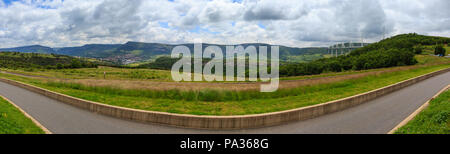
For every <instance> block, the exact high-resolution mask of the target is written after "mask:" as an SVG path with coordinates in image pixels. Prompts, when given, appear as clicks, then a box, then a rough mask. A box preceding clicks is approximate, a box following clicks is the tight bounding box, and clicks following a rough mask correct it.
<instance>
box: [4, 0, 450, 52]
mask: <svg viewBox="0 0 450 154" xmlns="http://www.w3.org/2000/svg"><path fill="white" fill-rule="evenodd" d="M448 6H450V1H448V0H430V1H421V0H314V1H309V0H308V1H306V0H304V1H300V0H278V1H273V0H243V1H242V2H240V3H236V2H233V1H232V0H175V1H174V2H170V1H168V0H151V1H148V0H132V1H130V0H97V1H91V0H64V1H63V0H53V1H49V0H23V1H20V2H13V3H11V4H9V5H8V6H6V4H5V3H4V2H3V1H0V7H1V9H0V47H13V46H22V45H32V44H41V45H47V46H53V47H59V46H75V45H83V44H88V43H124V42H126V41H142V42H161V43H186V42H192V41H193V40H194V39H196V38H200V39H202V40H203V41H204V42H207V43H220V44H231V43H233V44H234V43H248V42H264V43H272V44H281V45H288V46H321V45H324V46H325V45H329V44H332V43H334V42H339V41H359V40H360V38H361V36H362V37H364V39H365V40H368V41H377V40H379V39H381V38H382V36H383V33H386V35H387V36H391V35H395V34H400V33H409V32H417V33H421V34H429V35H439V36H447V37H449V36H450V28H449V27H450V10H449V9H447V7H448Z"/></svg>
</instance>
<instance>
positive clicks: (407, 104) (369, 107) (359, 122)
mask: <svg viewBox="0 0 450 154" xmlns="http://www.w3.org/2000/svg"><path fill="white" fill-rule="evenodd" d="M448 84H450V72H447V73H445V74H442V75H439V76H436V77H433V78H430V79H428V80H425V81H422V82H420V83H417V84H415V85H412V86H409V87H407V88H404V89H402V90H399V91H397V92H394V93H391V94H388V95H386V96H383V97H381V98H378V99H375V100H372V101H370V102H367V103H365V104H362V105H359V106H356V107H353V108H350V109H347V110H344V111H340V112H336V113H332V114H328V115H325V116H321V117H318V118H314V119H310V120H306V121H300V122H293V123H289V124H285V125H280V126H274V127H266V128H258V129H246V130H233V131H211V130H196V129H183V128H175V127H169V126H161V125H155V124H143V123H137V122H131V121H126V120H121V119H116V118H112V117H108V116H103V115H99V114H95V113H92V112H88V111H85V110H82V109H78V108H75V107H72V106H69V105H66V104H64V103H61V102H58V101H56V100H53V99H50V98H47V97H45V96H42V95H39V94H36V93H33V92H30V91H27V90H25V89H22V88H18V87H15V86H12V85H9V84H6V83H3V82H0V95H3V96H5V97H7V98H8V99H10V100H11V101H13V102H14V103H16V104H17V105H18V106H20V107H21V108H22V109H23V110H25V111H26V112H27V113H28V114H30V115H31V116H33V117H34V118H35V119H36V120H37V121H39V122H40V123H41V124H42V125H44V126H45V127H47V128H48V129H49V130H50V131H51V132H53V133H71V134H73V133H158V134H174V133H175V134H176V133H252V134H253V133H387V132H389V131H390V130H391V129H392V128H394V127H395V126H396V125H397V124H398V123H400V122H401V121H402V120H403V119H405V118H406V117H407V116H409V115H410V114H411V113H412V112H414V111H415V110H416V109H417V108H419V106H421V105H422V104H423V103H425V102H426V101H427V100H428V99H430V98H431V97H432V96H433V95H435V94H436V93H437V92H438V91H439V90H441V89H442V88H444V87H445V86H446V85H448Z"/></svg>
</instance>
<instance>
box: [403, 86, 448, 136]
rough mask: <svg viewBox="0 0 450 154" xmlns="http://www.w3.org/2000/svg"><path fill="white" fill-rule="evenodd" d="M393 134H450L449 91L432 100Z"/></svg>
mask: <svg viewBox="0 0 450 154" xmlns="http://www.w3.org/2000/svg"><path fill="white" fill-rule="evenodd" d="M395 134H450V91H446V92H444V93H442V94H441V95H439V96H438V97H437V98H436V99H434V100H432V101H431V102H430V105H429V106H428V107H427V108H426V109H425V110H423V111H422V112H420V113H419V114H418V115H417V116H416V117H414V119H413V120H411V121H410V122H408V124H406V125H405V126H403V127H401V128H400V129H398V130H397V131H396V132H395Z"/></svg>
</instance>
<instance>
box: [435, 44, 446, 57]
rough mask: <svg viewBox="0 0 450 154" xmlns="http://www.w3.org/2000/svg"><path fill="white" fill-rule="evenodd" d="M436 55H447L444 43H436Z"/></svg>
mask: <svg viewBox="0 0 450 154" xmlns="http://www.w3.org/2000/svg"><path fill="white" fill-rule="evenodd" d="M434 55H438V56H441V57H444V56H445V48H444V46H443V45H442V44H439V45H436V47H434Z"/></svg>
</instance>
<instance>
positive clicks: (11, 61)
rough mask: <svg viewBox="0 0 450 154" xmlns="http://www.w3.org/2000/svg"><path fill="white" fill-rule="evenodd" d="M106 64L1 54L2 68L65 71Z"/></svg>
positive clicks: (62, 56) (92, 61)
mask: <svg viewBox="0 0 450 154" xmlns="http://www.w3.org/2000/svg"><path fill="white" fill-rule="evenodd" d="M99 64H102V65H105V64H106V63H104V62H100V61H95V60H91V59H86V58H75V57H71V56H65V55H57V54H41V53H20V52H0V67H1V68H10V69H17V68H24V69H42V68H45V69H63V68H92V67H97V66H98V65H99Z"/></svg>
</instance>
